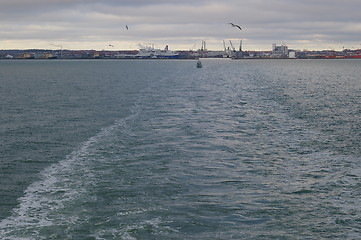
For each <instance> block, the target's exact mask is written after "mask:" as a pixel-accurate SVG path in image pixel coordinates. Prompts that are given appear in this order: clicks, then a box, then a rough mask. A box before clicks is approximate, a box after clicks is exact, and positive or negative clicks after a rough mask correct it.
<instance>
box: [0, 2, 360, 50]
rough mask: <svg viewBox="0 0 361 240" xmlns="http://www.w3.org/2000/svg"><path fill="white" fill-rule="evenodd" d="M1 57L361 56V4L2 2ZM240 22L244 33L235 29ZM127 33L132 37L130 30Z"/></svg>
mask: <svg viewBox="0 0 361 240" xmlns="http://www.w3.org/2000/svg"><path fill="white" fill-rule="evenodd" d="M0 6H1V8H0V49H9V48H19V49H25V48H54V45H61V46H63V48H67V49H98V50H101V49H107V48H109V44H112V45H114V46H115V48H116V49H136V48H138V44H139V43H141V44H143V45H147V44H155V45H156V46H159V47H163V45H166V44H168V45H169V46H170V47H171V48H172V49H192V48H199V47H200V41H201V40H206V41H207V47H208V48H210V49H212V50H218V49H222V48H223V43H222V41H223V40H227V42H228V40H233V41H237V42H238V41H239V40H241V39H242V40H243V43H244V48H245V49H247V50H260V49H263V50H264V49H270V48H271V44H272V43H278V44H282V43H285V44H287V45H289V47H290V48H295V49H330V48H334V49H337V50H340V48H343V47H345V48H351V49H352V48H361V45H360V44H361V15H360V14H359V10H360V9H361V1H359V0H344V1H339V0H312V1H311V0H245V1H239V0H224V1H215V0H199V1H190V0H152V1H149V0H121V1H119V0H102V1H98V0H32V1H28V0H11V1H7V0H0ZM229 22H235V23H237V24H239V25H241V26H242V28H243V31H239V30H237V29H236V28H232V27H231V26H230V25H229V24H228V23H229ZM126 25H127V26H129V30H127V29H126V27H125V26H126Z"/></svg>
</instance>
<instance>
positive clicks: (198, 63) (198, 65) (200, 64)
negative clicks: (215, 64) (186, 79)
mask: <svg viewBox="0 0 361 240" xmlns="http://www.w3.org/2000/svg"><path fill="white" fill-rule="evenodd" d="M197 68H202V63H201V61H200V60H198V61H197Z"/></svg>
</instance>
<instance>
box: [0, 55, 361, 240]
mask: <svg viewBox="0 0 361 240" xmlns="http://www.w3.org/2000/svg"><path fill="white" fill-rule="evenodd" d="M201 61H202V63H203V68H196V61H195V60H110V59H109V60H105V59H100V60H62V59H59V60H2V61H0V105H1V112H0V239H2V240H51V239H74V240H83V239H84V240H102V239H124V240H138V239H139V240H143V239H145V240H153V239H154V240H163V239H164V240H168V239H175V240H178V239H185V240H187V239H194V240H203V239H211V240H215V239H218V240H228V239H246V240H252V239H266V240H268V239H287V240H288V239H291V240H293V239H317V240H322V239H361V78H360V76H361V61H360V60H357V59H329V60H320V59H318V60H317V59H311V60H310V59H308V60H307V59H292V60H291V59H288V60H287V59H279V60H276V59H271V60H230V59H202V60H201Z"/></svg>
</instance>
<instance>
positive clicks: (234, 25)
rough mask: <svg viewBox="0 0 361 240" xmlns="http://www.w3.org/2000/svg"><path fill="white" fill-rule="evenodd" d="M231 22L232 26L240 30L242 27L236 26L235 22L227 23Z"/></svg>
mask: <svg viewBox="0 0 361 240" xmlns="http://www.w3.org/2000/svg"><path fill="white" fill-rule="evenodd" d="M229 24H231V26H232V27H236V28H239V30H242V28H241V27H240V26H238V25H237V24H234V23H229Z"/></svg>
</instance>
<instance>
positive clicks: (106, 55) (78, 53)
mask: <svg viewBox="0 0 361 240" xmlns="http://www.w3.org/2000/svg"><path fill="white" fill-rule="evenodd" d="M139 47H140V48H139V50H67V49H62V48H61V49H56V50H51V49H26V50H18V49H13V50H0V59H199V58H230V59H235V60H236V59H354V58H361V49H343V50H342V51H337V50H334V49H326V50H296V49H291V48H289V47H288V46H287V45H285V44H282V45H277V44H275V43H273V44H272V46H271V47H270V49H269V50H243V49H242V40H240V43H239V46H235V44H234V43H233V42H232V41H229V44H228V46H227V45H226V42H225V41H223V49H221V50H209V49H207V48H206V42H205V41H202V45H201V47H200V48H199V49H198V50H171V49H170V48H169V46H168V45H165V47H164V48H163V49H160V48H155V47H154V45H153V46H143V45H141V44H139Z"/></svg>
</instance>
